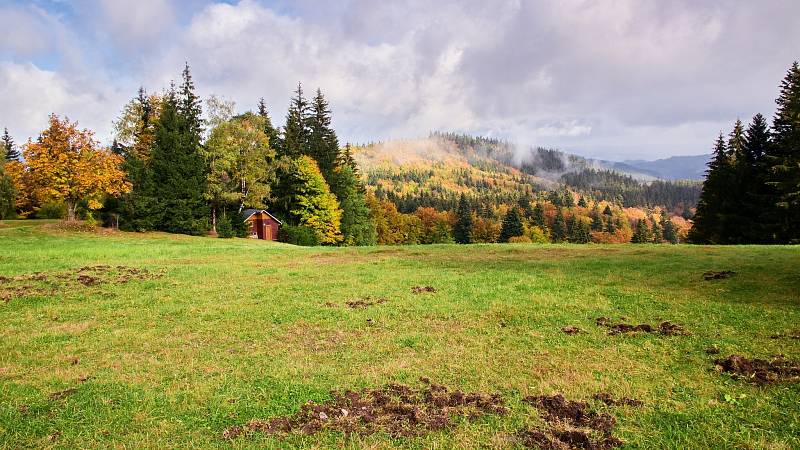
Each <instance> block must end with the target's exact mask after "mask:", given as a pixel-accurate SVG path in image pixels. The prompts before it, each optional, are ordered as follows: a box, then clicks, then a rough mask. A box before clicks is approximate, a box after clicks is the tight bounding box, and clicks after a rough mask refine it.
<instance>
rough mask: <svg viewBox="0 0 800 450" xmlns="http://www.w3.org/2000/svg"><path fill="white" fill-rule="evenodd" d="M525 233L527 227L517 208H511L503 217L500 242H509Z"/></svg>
mask: <svg viewBox="0 0 800 450" xmlns="http://www.w3.org/2000/svg"><path fill="white" fill-rule="evenodd" d="M523 234H525V227H524V226H523V225H522V218H520V214H519V211H517V208H511V209H509V210H508V212H507V213H506V216H505V217H504V218H503V226H502V228H501V229H500V242H508V240H509V239H511V238H512V237H516V236H522V235H523Z"/></svg>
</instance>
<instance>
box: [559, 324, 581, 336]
mask: <svg viewBox="0 0 800 450" xmlns="http://www.w3.org/2000/svg"><path fill="white" fill-rule="evenodd" d="M561 331H562V332H564V333H566V334H578V333H580V332H581V329H580V328H578V327H574V326H572V325H568V326H566V327H564V328H562V329H561Z"/></svg>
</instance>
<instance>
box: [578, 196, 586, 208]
mask: <svg viewBox="0 0 800 450" xmlns="http://www.w3.org/2000/svg"><path fill="white" fill-rule="evenodd" d="M578 206H580V207H581V208H586V207H587V206H588V205H587V204H586V199H585V198H583V196H582V195H581V198H579V199H578Z"/></svg>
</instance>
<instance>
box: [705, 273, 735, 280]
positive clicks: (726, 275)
mask: <svg viewBox="0 0 800 450" xmlns="http://www.w3.org/2000/svg"><path fill="white" fill-rule="evenodd" d="M733 275H736V272H734V271H732V270H720V271H714V270H709V271H708V272H704V273H703V279H704V280H705V281H711V280H724V279H725V278H730V277H732V276H733Z"/></svg>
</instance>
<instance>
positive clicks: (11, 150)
mask: <svg viewBox="0 0 800 450" xmlns="http://www.w3.org/2000/svg"><path fill="white" fill-rule="evenodd" d="M0 146H2V147H5V160H6V161H19V159H20V154H19V150H17V146H16V145H14V139H12V138H11V135H10V134H8V128H4V129H3V137H2V138H0Z"/></svg>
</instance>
